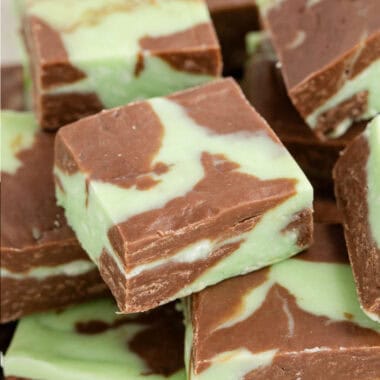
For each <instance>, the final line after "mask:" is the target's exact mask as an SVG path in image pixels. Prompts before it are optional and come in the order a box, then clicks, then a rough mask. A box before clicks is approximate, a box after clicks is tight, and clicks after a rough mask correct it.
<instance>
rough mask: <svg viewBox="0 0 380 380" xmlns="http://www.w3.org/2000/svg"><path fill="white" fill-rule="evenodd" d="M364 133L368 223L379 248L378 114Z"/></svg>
mask: <svg viewBox="0 0 380 380" xmlns="http://www.w3.org/2000/svg"><path fill="white" fill-rule="evenodd" d="M379 78H380V77H379ZM365 134H366V137H367V139H368V143H369V148H370V153H369V158H368V164H367V183H368V195H367V201H368V211H369V222H370V223H369V224H370V227H371V232H372V236H373V238H374V240H375V242H376V244H377V247H378V248H379V249H380V115H379V116H377V117H375V119H374V120H373V121H372V122H371V123H370V124H369V125H368V127H367V130H366V132H365Z"/></svg>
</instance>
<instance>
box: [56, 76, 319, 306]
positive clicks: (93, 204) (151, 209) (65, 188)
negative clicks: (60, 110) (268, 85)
mask: <svg viewBox="0 0 380 380" xmlns="http://www.w3.org/2000/svg"><path fill="white" fill-rule="evenodd" d="M55 149H56V151H55V170H54V171H55V176H56V194H57V198H58V202H59V204H60V205H61V206H63V207H64V208H65V212H66V217H67V219H68V221H69V223H70V225H71V226H72V228H73V229H74V231H75V232H76V235H77V237H78V239H79V241H80V242H81V244H82V246H83V247H84V249H85V250H86V251H87V253H88V254H89V256H90V257H91V258H92V260H93V261H94V262H95V263H96V264H97V265H98V267H99V269H100V273H101V275H102V276H103V279H104V281H105V282H106V283H107V284H108V286H109V287H110V289H111V291H112V292H113V294H114V296H115V298H116V300H117V301H118V305H119V308H120V310H121V311H122V312H136V311H144V310H148V309H151V308H154V307H156V306H158V305H159V304H163V303H166V302H169V301H170V300H173V299H177V298H180V297H184V296H186V295H188V294H190V293H193V292H197V291H199V290H202V289H203V288H205V287H206V286H209V285H212V284H215V283H217V282H219V281H221V280H224V279H225V278H229V277H232V276H236V275H239V274H242V273H247V272H250V271H252V270H255V269H258V268H261V267H263V266H265V265H269V264H271V263H273V262H276V261H280V260H283V259H284V258H287V257H289V256H291V255H294V254H296V253H298V252H299V251H301V250H303V249H304V248H306V247H307V246H308V245H309V244H310V243H311V235H312V200H313V191H312V187H311V185H310V184H309V182H308V181H307V179H306V177H305V176H304V174H303V173H302V171H301V170H300V168H299V167H298V166H297V164H296V163H295V161H294V160H293V159H292V157H291V156H290V154H289V153H288V152H287V151H286V149H285V148H284V147H283V145H282V144H281V143H280V141H279V140H278V138H277V137H276V136H275V134H274V133H273V132H272V130H271V129H270V128H269V126H268V125H267V123H266V122H265V121H264V119H262V118H261V116H260V115H258V114H257V113H256V111H255V110H254V109H253V108H252V107H251V106H250V105H249V103H248V102H247V100H246V99H245V98H244V95H243V94H242V92H241V90H240V88H239V87H238V85H237V84H236V83H235V82H234V81H233V80H232V79H224V80H219V81H215V82H213V83H211V84H207V85H204V86H200V87H196V88H194V89H191V90H187V91H183V92H179V93H176V94H173V95H170V96H168V97H161V98H154V99H151V100H148V101H143V102H138V103H132V104H130V105H127V106H124V107H120V108H115V109H112V110H108V111H104V112H101V113H99V114H97V115H94V116H90V117H88V118H85V119H82V120H79V121H77V122H76V123H73V124H71V125H68V126H65V127H64V128H62V129H61V130H60V131H59V132H58V134H57V138H56V148H55Z"/></svg>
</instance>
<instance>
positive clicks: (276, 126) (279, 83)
mask: <svg viewBox="0 0 380 380" xmlns="http://www.w3.org/2000/svg"><path fill="white" fill-rule="evenodd" d="M242 88H243V91H244V93H245V95H246V96H247V98H248V100H249V101H250V102H251V103H252V105H253V106H254V107H255V108H256V110H257V111H258V112H259V113H260V114H261V115H262V116H263V117H264V118H265V119H266V120H267V121H268V123H269V125H270V126H271V127H272V128H273V130H274V131H275V132H276V134H277V135H278V136H279V138H280V139H281V141H282V142H283V143H284V145H285V146H286V147H287V149H288V150H289V151H290V153H291V154H292V155H293V157H294V158H295V160H296V161H297V162H298V164H299V165H300V166H301V168H302V169H303V170H304V172H305V173H306V175H307V176H308V178H309V179H310V181H311V182H312V184H313V186H314V188H315V190H316V191H317V194H320V195H321V194H325V193H327V194H333V180H332V169H333V167H334V164H335V162H336V160H337V159H338V157H339V152H340V151H341V150H343V149H344V148H345V147H346V146H347V145H348V144H349V142H350V141H352V140H353V139H354V138H355V136H357V135H358V134H359V133H360V132H361V131H362V130H363V129H364V123H356V124H355V125H354V126H353V127H351V128H350V130H349V131H348V132H347V133H346V134H345V135H344V136H342V137H340V138H338V139H332V140H327V141H323V142H321V141H320V140H319V139H317V138H316V137H315V135H314V134H313V133H312V132H311V131H310V128H309V127H308V126H307V125H306V124H305V122H304V121H303V119H302V118H301V116H300V115H299V113H298V112H297V110H296V109H295V108H294V106H293V104H292V102H291V101H290V99H289V97H288V94H287V92H286V88H285V85H284V81H283V78H282V75H281V71H280V69H279V67H278V66H277V59H276V57H275V55H274V53H273V51H272V47H271V46H270V44H269V42H268V41H265V42H263V43H262V45H261V47H260V48H259V50H258V51H257V52H256V53H255V54H254V55H253V57H252V58H251V59H250V60H249V61H248V63H247V65H246V69H245V76H244V80H243V84H242Z"/></svg>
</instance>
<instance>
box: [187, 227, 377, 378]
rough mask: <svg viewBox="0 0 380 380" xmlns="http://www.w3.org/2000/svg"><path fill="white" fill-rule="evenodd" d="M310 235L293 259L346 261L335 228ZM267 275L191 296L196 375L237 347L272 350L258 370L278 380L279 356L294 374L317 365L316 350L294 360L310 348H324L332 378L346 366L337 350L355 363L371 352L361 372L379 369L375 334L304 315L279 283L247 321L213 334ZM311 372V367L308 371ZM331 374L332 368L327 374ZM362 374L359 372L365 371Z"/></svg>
mask: <svg viewBox="0 0 380 380" xmlns="http://www.w3.org/2000/svg"><path fill="white" fill-rule="evenodd" d="M315 233H316V235H315V242H316V243H315V245H314V246H312V248H310V249H309V250H308V251H307V252H306V253H304V254H301V255H299V256H297V259H303V260H311V261H315V262H333V263H345V262H347V257H346V254H345V246H344V239H343V236H342V232H341V228H340V227H339V226H337V225H318V224H317V225H316V226H315ZM269 270H270V269H268V268H265V269H262V270H260V271H258V272H254V273H251V274H248V275H245V276H241V277H237V278H233V279H229V280H226V281H224V282H222V283H220V284H218V285H216V286H213V287H210V288H207V289H206V290H204V291H203V292H201V293H198V294H194V295H193V296H192V298H191V309H192V311H191V313H192V325H193V333H194V338H193V350H192V363H193V369H194V371H195V373H201V372H202V371H204V370H205V369H206V368H208V366H209V364H210V361H211V360H212V358H214V357H215V356H216V355H218V354H220V353H223V352H228V351H232V350H236V349H240V348H241V347H245V348H246V349H248V350H250V351H251V352H252V353H259V352H263V351H266V350H271V349H277V350H278V351H277V353H276V355H275V358H274V362H273V364H271V365H270V366H268V367H266V368H263V369H262V371H264V372H263V373H268V374H272V373H278V374H279V375H282V376H283V377H281V376H280V377H279V378H289V379H290V378H292V377H291V376H289V377H286V376H285V375H286V372H281V368H277V366H276V363H282V362H283V358H284V357H289V358H290V363H292V362H293V363H294V364H295V365H299V368H298V367H295V368H293V370H294V371H296V370H297V371H298V370H300V371H305V368H304V366H305V365H306V364H307V363H313V362H315V363H318V362H320V360H321V359H320V357H319V355H320V352H318V351H315V352H309V353H308V355H309V356H308V358H309V360H308V361H307V362H306V363H303V362H299V361H298V360H297V358H298V357H299V356H298V355H300V357H305V356H304V355H306V352H305V351H304V350H305V349H306V348H315V347H325V348H328V349H329V361H328V363H329V364H328V368H330V366H332V363H336V366H337V367H336V368H335V374H336V373H338V374H339V371H340V365H342V370H344V368H345V367H346V365H347V364H346V362H345V361H343V362H342V363H340V361H339V360H340V358H341V357H342V356H341V355H342V354H343V352H342V350H341V347H344V349H345V350H346V349H347V350H348V352H350V354H351V355H352V356H353V357H354V358H355V357H356V356H359V357H360V356H361V355H362V353H363V352H364V351H365V349H366V348H367V349H369V348H370V347H372V350H371V351H368V352H369V354H368V355H365V356H364V357H363V361H368V363H369V364H371V367H369V368H367V369H365V370H367V371H369V372H368V373H373V372H374V371H376V369H377V368H378V365H377V363H375V362H374V361H373V358H374V357H376V355H377V356H378V355H379V354H380V346H379V342H380V338H379V334H378V333H376V332H375V331H373V330H370V329H367V328H363V327H360V326H358V325H357V324H354V323H352V322H350V321H331V320H329V319H328V318H326V317H323V316H317V315H314V314H311V313H309V312H306V311H304V310H303V309H301V308H300V307H299V306H298V304H297V302H296V299H295V297H294V296H293V295H292V294H290V293H289V291H288V290H287V289H285V288H284V287H282V286H280V285H279V284H274V285H273V286H272V287H271V289H270V290H269V292H268V294H267V296H266V298H265V300H264V302H263V303H262V304H261V306H260V307H259V308H258V309H257V310H256V311H255V312H253V313H252V314H250V315H249V316H248V317H247V318H246V319H244V320H243V321H240V322H237V323H235V324H234V325H232V326H226V327H224V328H219V329H217V327H218V326H220V325H221V324H223V323H224V322H225V321H227V320H228V319H230V318H231V317H232V316H234V315H235V314H236V313H239V312H240V310H241V307H242V306H243V300H244V296H245V295H246V294H247V293H248V292H251V291H253V290H254V289H255V288H257V287H259V286H260V285H261V284H262V283H263V282H264V281H265V280H266V279H267V276H268V271H269ZM284 305H286V307H284ZM274 310H275V311H276V312H275V313H274V312H273V311H274ZM288 315H291V316H292V320H293V322H294V323H292V326H293V327H292V329H291V330H289V325H288V323H289V320H288V318H289V317H288ZM363 350H364V351H363ZM323 355H324V353H323ZM335 355H337V356H335ZM322 357H324V356H322ZM292 358H293V359H292ZM271 367H273V368H272V369H271ZM287 368H288V366H287ZM313 368H316V367H314V366H311V367H310V371H312V369H313ZM332 369H333V367H331V369H330V370H331V371H332ZM361 370H362V371H364V369H361ZM265 371H268V372H265ZM271 371H273V372H271ZM371 371H372V372H371ZM256 373H257V374H258V376H259V375H260V373H261V372H260V369H258V370H257V371H254V372H252V373H250V374H249V375H247V377H246V378H247V379H254V378H256V377H254V375H256ZM308 373H309V372H308ZM310 373H313V374H314V375H313V376H311V375H310V377H307V378H310V379H312V378H318V376H319V375H320V372H318V376H317V375H316V374H315V373H314V372H310ZM364 373H365V372H364ZM259 378H262V377H259ZM269 378H271V377H269ZM275 378H277V377H275ZM324 378H325V377H324ZM332 378H334V377H332Z"/></svg>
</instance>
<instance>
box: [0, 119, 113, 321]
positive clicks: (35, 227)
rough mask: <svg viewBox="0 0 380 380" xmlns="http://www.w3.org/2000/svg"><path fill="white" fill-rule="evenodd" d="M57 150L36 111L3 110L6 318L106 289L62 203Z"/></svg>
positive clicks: (0, 273)
mask: <svg viewBox="0 0 380 380" xmlns="http://www.w3.org/2000/svg"><path fill="white" fill-rule="evenodd" d="M53 149H54V135H53V134H47V133H44V132H40V131H39V128H38V126H37V124H36V122H35V120H34V116H33V114H31V113H27V112H25V113H22V112H13V111H2V112H1V251H0V255H1V260H0V291H1V301H0V310H1V312H0V321H1V322H6V321H10V320H15V319H18V318H20V317H22V316H24V315H26V314H30V313H34V312H38V311H41V310H48V309H52V308H57V307H61V306H64V305H67V304H71V303H75V302H79V301H83V300H85V299H88V298H90V297H94V296H97V295H100V294H101V293H105V292H106V287H105V285H104V283H103V282H102V280H101V278H100V276H99V272H98V270H97V268H96V266H95V265H94V264H93V263H92V262H91V261H90V260H89V258H88V256H87V255H86V253H85V252H84V251H83V250H82V249H81V247H80V246H79V243H78V241H77V239H76V238H75V235H74V233H73V231H72V230H71V228H70V227H69V226H68V225H67V222H66V219H65V217H64V213H63V210H62V209H61V208H60V207H57V205H56V199H55V195H54V181H53V160H54V152H53Z"/></svg>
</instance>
